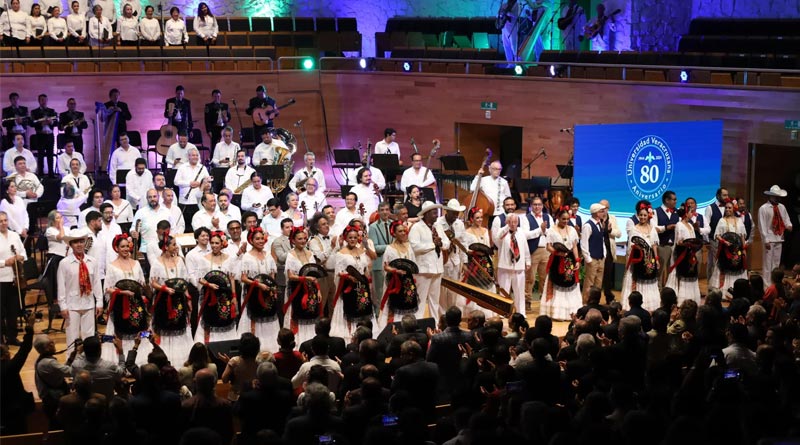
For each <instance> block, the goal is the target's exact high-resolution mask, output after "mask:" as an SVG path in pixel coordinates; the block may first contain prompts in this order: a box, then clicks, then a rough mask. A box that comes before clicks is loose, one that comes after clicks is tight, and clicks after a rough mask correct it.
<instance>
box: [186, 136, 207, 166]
mask: <svg viewBox="0 0 800 445" xmlns="http://www.w3.org/2000/svg"><path fill="white" fill-rule="evenodd" d="M189 143H190V144H194V145H195V146H196V147H197V150H198V151H199V152H200V161H201V162H202V161H203V152H206V157H211V156H210V153H209V152H210V150H209V148H208V147H206V146H205V145H203V132H202V131H200V129H199V128H192V132H191V133H189Z"/></svg>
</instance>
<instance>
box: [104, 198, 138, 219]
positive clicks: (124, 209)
mask: <svg viewBox="0 0 800 445" xmlns="http://www.w3.org/2000/svg"><path fill="white" fill-rule="evenodd" d="M106 202H107V203H109V204H111V207H113V209H114V215H115V218H114V220H115V221H116V222H117V224H122V223H129V222H133V206H132V205H131V203H129V202H128V201H127V200H125V199H123V200H122V202H120V204H119V205H116V204H114V201H112V200H110V199H109V200H106Z"/></svg>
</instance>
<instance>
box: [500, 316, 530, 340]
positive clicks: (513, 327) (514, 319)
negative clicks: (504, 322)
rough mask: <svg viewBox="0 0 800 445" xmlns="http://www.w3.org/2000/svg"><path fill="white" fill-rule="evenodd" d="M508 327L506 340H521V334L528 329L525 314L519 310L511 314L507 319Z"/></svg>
mask: <svg viewBox="0 0 800 445" xmlns="http://www.w3.org/2000/svg"><path fill="white" fill-rule="evenodd" d="M508 329H509V332H508V334H507V335H506V336H505V337H506V340H516V341H519V340H522V336H523V335H525V331H527V330H528V320H526V319H525V314H520V313H519V312H515V313H513V314H511V318H509V319H508Z"/></svg>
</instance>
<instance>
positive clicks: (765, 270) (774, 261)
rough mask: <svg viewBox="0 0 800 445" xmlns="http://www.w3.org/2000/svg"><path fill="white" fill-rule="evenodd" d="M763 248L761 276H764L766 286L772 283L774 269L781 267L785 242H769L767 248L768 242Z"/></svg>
mask: <svg viewBox="0 0 800 445" xmlns="http://www.w3.org/2000/svg"><path fill="white" fill-rule="evenodd" d="M761 250H762V257H763V260H762V262H761V276H762V277H764V286H769V285H771V284H772V270H773V269H775V268H778V267H781V252H783V243H769V250H767V245H766V243H765V244H764V247H763V248H762V249H761Z"/></svg>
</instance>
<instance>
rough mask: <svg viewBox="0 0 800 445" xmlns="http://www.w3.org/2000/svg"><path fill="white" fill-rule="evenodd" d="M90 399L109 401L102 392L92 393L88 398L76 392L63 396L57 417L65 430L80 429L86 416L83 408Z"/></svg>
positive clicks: (73, 430) (74, 430) (59, 403)
mask: <svg viewBox="0 0 800 445" xmlns="http://www.w3.org/2000/svg"><path fill="white" fill-rule="evenodd" d="M90 399H97V400H100V401H101V402H103V404H105V403H107V399H106V396H104V395H102V394H100V393H92V395H90V396H89V398H86V399H84V398H83V397H81V396H79V395H78V393H74V392H73V393H70V394H67V395H65V396H63V397H61V399H60V400H59V401H58V411H57V412H56V417H57V418H58V421H59V422H61V426H62V427H64V431H66V432H68V433H69V432H76V431H78V430H79V429H80V427H81V425H82V424H83V420H84V417H85V416H84V414H83V408H84V407H85V406H86V402H88V401H89V400H90Z"/></svg>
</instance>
